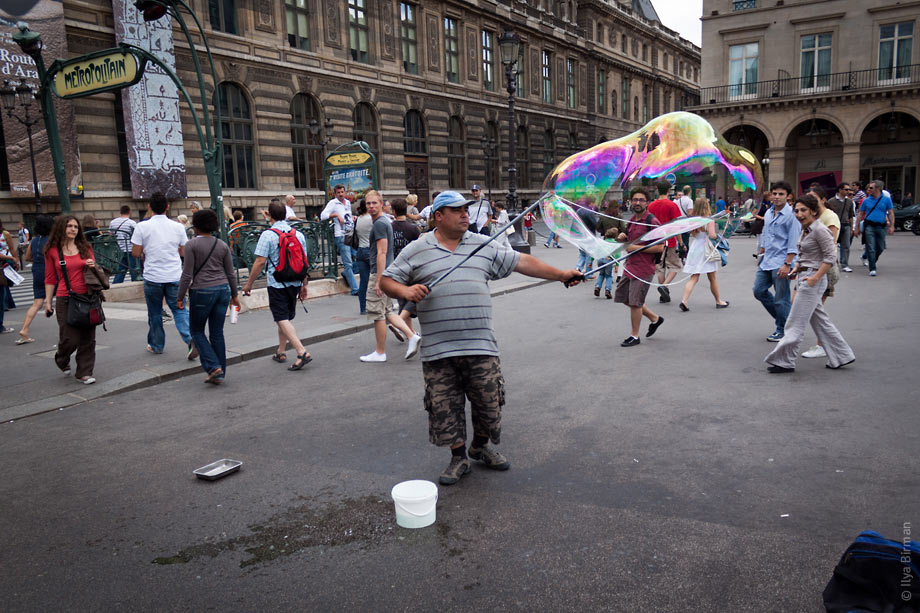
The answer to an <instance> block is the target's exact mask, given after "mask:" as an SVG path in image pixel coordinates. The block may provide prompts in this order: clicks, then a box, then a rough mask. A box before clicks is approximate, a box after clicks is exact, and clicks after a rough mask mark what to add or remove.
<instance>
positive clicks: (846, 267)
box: [843, 266, 853, 272]
mask: <svg viewBox="0 0 920 613" xmlns="http://www.w3.org/2000/svg"><path fill="white" fill-rule="evenodd" d="M843 272H853V269H852V268H850V267H849V266H844V267H843Z"/></svg>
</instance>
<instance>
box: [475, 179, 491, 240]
mask: <svg viewBox="0 0 920 613" xmlns="http://www.w3.org/2000/svg"><path fill="white" fill-rule="evenodd" d="M471 191H472V192H473V197H472V198H471V199H470V200H471V204H470V232H479V233H480V234H485V235H486V236H489V235H490V234H492V230H491V229H490V228H489V224H490V223H491V222H492V205H491V204H490V203H489V201H488V200H486V199H484V198H483V197H482V189H481V188H480V187H479V186H478V185H473V189H472V190H471Z"/></svg>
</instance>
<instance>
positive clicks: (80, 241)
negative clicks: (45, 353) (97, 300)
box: [45, 215, 96, 385]
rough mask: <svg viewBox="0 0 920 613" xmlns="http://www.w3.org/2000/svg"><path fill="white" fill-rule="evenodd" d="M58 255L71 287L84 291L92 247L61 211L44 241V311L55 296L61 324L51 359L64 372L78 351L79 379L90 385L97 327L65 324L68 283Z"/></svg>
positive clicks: (51, 309) (50, 310) (92, 263)
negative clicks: (45, 242)
mask: <svg viewBox="0 0 920 613" xmlns="http://www.w3.org/2000/svg"><path fill="white" fill-rule="evenodd" d="M61 255H63V257H64V265H65V267H66V268H67V277H68V279H69V280H70V289H71V291H73V293H75V294H85V293H87V289H86V281H84V279H83V273H84V271H85V270H86V267H90V268H93V267H95V266H96V262H95V261H94V260H93V250H92V248H91V247H90V246H89V242H88V241H87V240H86V237H85V236H83V230H81V229H80V222H79V221H78V220H77V218H76V217H74V216H73V215H61V216H59V217H57V218H56V219H55V220H54V226H52V228H51V235H50V236H49V237H48V243H47V244H46V245H45V315H46V316H48V317H51V315H52V314H53V313H54V307H53V306H52V303H51V297H52V296H56V297H57V311H58V312H57V320H58V327H59V328H60V338H59V340H58V346H57V352H56V353H55V354H54V362H55V363H56V364H57V366H58V368H60V369H61V371H63V373H64V374H65V375H69V374H70V356H71V355H72V354H73V352H74V351H76V352H77V372H76V375H75V376H76V378H77V380H78V381H81V382H82V383H84V384H86V385H89V384H90V383H95V382H96V379H95V378H93V366H95V364H96V328H95V327H89V328H74V327H73V326H69V325H67V301H68V300H69V296H68V292H67V283H65V281H64V277H63V273H62V272H61Z"/></svg>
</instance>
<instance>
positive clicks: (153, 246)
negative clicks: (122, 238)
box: [131, 192, 198, 360]
mask: <svg viewBox="0 0 920 613" xmlns="http://www.w3.org/2000/svg"><path fill="white" fill-rule="evenodd" d="M167 210H169V203H168V202H167V201H166V196H164V195H163V194H161V193H160V192H156V193H154V194H153V195H152V196H150V211H151V212H152V213H153V215H152V216H151V217H150V219H147V220H146V221H143V222H141V223H139V224H137V227H135V229H134V234H133V235H132V236H131V244H132V245H133V246H132V247H131V255H133V256H134V257H136V258H139V257H143V258H144V299H145V300H146V301H147V326H148V331H147V351H149V352H151V353H163V350H164V349H165V347H166V333H165V332H164V331H163V298H166V304H167V305H168V306H169V310H171V311H172V314H173V319H174V320H175V322H176V329H177V330H178V331H179V336H181V337H182V341H183V342H184V343H185V344H186V345H187V346H188V356H187V357H188V359H190V360H194V359H195V358H197V357H198V352H197V351H196V350H195V346H194V345H193V344H192V337H191V336H190V334H189V325H188V310H186V309H180V308H179V307H178V306H177V305H176V297H177V296H178V294H179V278H180V277H181V276H182V259H181V256H182V255H183V246H184V245H185V243H187V242H188V236H187V235H186V234H185V228H183V227H182V224H180V223H177V222H175V221H172V220H171V219H169V218H168V217H167V216H166V211H167Z"/></svg>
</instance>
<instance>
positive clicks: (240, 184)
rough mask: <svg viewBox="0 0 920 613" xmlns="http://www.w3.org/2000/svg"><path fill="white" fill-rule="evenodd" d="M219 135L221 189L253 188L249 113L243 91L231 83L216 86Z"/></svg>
mask: <svg viewBox="0 0 920 613" xmlns="http://www.w3.org/2000/svg"><path fill="white" fill-rule="evenodd" d="M220 133H221V140H222V142H223V149H224V152H223V153H224V187H226V188H230V189H252V188H254V187H255V186H256V172H255V167H254V166H253V157H254V155H253V140H252V114H251V113H250V111H249V101H248V100H247V99H246V95H245V94H244V93H243V90H241V89H240V88H239V87H238V86H236V85H234V84H233V83H221V84H220Z"/></svg>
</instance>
